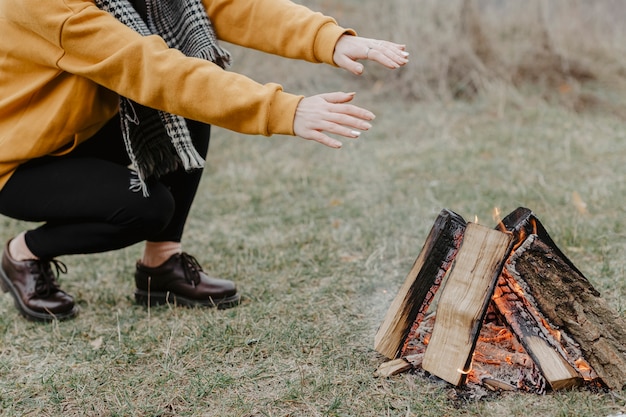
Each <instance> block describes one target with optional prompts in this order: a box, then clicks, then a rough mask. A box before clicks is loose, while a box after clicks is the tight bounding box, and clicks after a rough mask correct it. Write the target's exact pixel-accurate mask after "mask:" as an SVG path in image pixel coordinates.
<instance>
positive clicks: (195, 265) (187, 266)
mask: <svg viewBox="0 0 626 417" xmlns="http://www.w3.org/2000/svg"><path fill="white" fill-rule="evenodd" d="M180 259H181V263H182V267H183V273H184V274H185V279H186V280H187V282H189V283H190V284H193V285H198V284H199V283H200V272H202V266H200V263H199V262H198V260H197V259H196V258H194V257H193V256H191V255H189V254H188V253H186V252H182V253H181V254H180Z"/></svg>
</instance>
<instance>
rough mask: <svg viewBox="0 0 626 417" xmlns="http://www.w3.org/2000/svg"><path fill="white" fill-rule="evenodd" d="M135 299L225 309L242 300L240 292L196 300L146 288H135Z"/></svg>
mask: <svg viewBox="0 0 626 417" xmlns="http://www.w3.org/2000/svg"><path fill="white" fill-rule="evenodd" d="M135 301H136V302H137V303H138V304H142V305H145V306H147V305H150V306H151V307H152V306H157V305H163V304H174V305H179V306H185V307H204V308H217V309H218V310H225V309H227V308H231V307H236V306H238V305H239V303H240V302H241V296H240V295H239V294H235V295H231V296H230V297H224V298H209V299H208V300H194V299H191V298H185V297H181V296H180V295H176V294H174V293H172V292H169V291H168V292H149V291H145V290H140V289H136V290H135Z"/></svg>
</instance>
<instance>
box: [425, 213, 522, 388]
mask: <svg viewBox="0 0 626 417" xmlns="http://www.w3.org/2000/svg"><path fill="white" fill-rule="evenodd" d="M512 242H513V237H512V235H511V233H503V232H500V231H497V230H493V229H489V228H487V227H484V226H480V225H478V224H475V223H469V224H468V225H467V227H466V229H465V234H464V237H463V242H462V243H461V247H460V248H459V252H458V254H457V256H456V259H455V261H454V265H453V266H452V268H451V269H450V272H449V274H448V277H447V279H446V282H445V284H444V287H443V289H442V294H441V298H440V299H439V301H438V303H437V319H436V321H435V327H434V329H433V333H432V336H431V338H430V341H429V343H428V348H427V349H426V353H425V355H424V360H423V362H422V368H423V369H424V370H425V371H428V372H430V373H431V374H433V375H436V376H438V377H439V378H441V379H443V380H445V381H448V382H450V383H451V384H454V385H461V384H464V383H465V380H466V378H467V373H468V372H469V370H470V366H471V361H472V353H473V351H474V348H475V346H476V341H477V340H478V335H479V333H480V328H481V325H482V323H483V320H484V317H485V313H486V311H487V307H488V306H489V302H490V300H491V297H492V295H493V291H494V287H495V284H496V282H497V280H498V277H499V276H500V274H501V273H502V268H503V267H504V262H505V261H506V259H507V257H508V254H509V253H510V251H511V247H512Z"/></svg>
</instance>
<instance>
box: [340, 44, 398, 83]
mask: <svg viewBox="0 0 626 417" xmlns="http://www.w3.org/2000/svg"><path fill="white" fill-rule="evenodd" d="M408 57H409V53H408V52H407V51H406V45H402V44H398V43H394V42H389V41H381V40H376V39H369V38H362V37H358V36H349V35H344V36H342V37H341V38H339V41H338V42H337V44H336V45H335V53H334V55H333V58H334V60H335V64H337V66H339V67H341V68H344V69H346V70H348V71H350V72H352V73H353V74H356V75H360V74H362V73H363V69H364V67H363V65H362V64H361V63H359V62H357V61H359V60H369V61H373V62H377V63H379V64H381V65H383V66H385V67H387V68H389V69H396V68H400V67H401V66H404V65H406V64H407V63H408V62H409V59H408Z"/></svg>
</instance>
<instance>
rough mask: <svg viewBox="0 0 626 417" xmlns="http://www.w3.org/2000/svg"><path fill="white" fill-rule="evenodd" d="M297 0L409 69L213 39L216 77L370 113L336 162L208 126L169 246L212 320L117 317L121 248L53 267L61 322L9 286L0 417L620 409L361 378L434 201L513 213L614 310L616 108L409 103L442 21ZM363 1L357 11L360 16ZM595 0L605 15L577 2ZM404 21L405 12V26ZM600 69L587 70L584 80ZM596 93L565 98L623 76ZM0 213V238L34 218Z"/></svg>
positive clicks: (540, 88)
mask: <svg viewBox="0 0 626 417" xmlns="http://www.w3.org/2000/svg"><path fill="white" fill-rule="evenodd" d="M307 3H310V4H314V5H316V6H318V5H319V6H320V7H326V11H328V12H330V13H331V14H334V15H339V17H340V18H341V20H343V21H347V24H346V25H348V26H355V27H359V26H363V25H358V21H359V20H363V21H367V22H375V25H373V26H367V28H366V29H365V33H364V35H366V36H376V33H382V34H385V33H389V35H393V38H395V39H396V40H401V39H399V38H403V37H404V36H405V35H407V36H406V39H407V43H410V49H411V53H412V55H411V58H412V63H411V65H413V67H410V68H408V67H407V68H405V70H404V72H403V73H401V75H393V74H389V75H384V74H383V73H382V72H380V71H378V70H373V68H372V66H371V65H368V73H367V74H366V75H364V77H362V79H356V78H355V77H351V76H347V75H342V74H341V72H339V70H337V69H332V68H324V67H320V66H311V65H308V64H302V63H295V62H285V61H279V60H277V59H275V58H267V57H263V60H260V59H259V58H260V57H261V56H260V55H258V54H246V55H242V54H241V52H240V51H239V50H238V49H236V48H234V47H233V51H234V52H235V58H236V62H235V67H234V68H233V69H234V70H236V71H241V72H244V73H247V74H249V75H251V76H253V77H254V78H256V79H259V80H261V81H264V82H265V81H270V80H271V81H281V82H284V84H285V85H286V87H287V89H288V90H289V91H294V92H304V93H312V92H322V91H330V90H334V89H342V90H344V91H354V90H356V91H358V94H357V99H356V100H357V102H358V103H359V104H362V105H364V106H366V107H368V108H370V109H371V110H372V111H374V112H375V113H376V114H377V116H378V117H377V119H376V120H375V126H374V129H373V130H372V131H371V132H369V133H367V134H364V135H363V136H362V137H361V138H360V139H359V140H357V141H345V142H344V148H343V149H342V150H340V151H335V150H331V149H328V148H323V147H322V146H320V145H317V144H313V143H305V142H303V141H302V140H300V139H296V138H288V137H274V138H260V137H245V136H241V135H237V134H234V133H230V132H227V131H224V130H219V129H215V131H214V135H213V139H212V143H211V151H210V156H209V159H208V166H207V169H206V172H205V178H204V181H203V183H202V184H201V190H200V192H199V195H198V197H197V201H196V204H195V206H194V208H193V210H192V214H191V218H190V220H189V223H188V227H187V230H186V237H185V242H184V244H185V247H184V248H185V250H187V251H188V252H190V253H192V254H194V255H195V256H197V258H198V259H199V260H200V262H201V263H202V264H203V265H204V266H205V269H206V270H207V271H209V272H211V273H213V274H215V275H218V276H221V277H224V278H228V279H233V280H236V281H237V283H238V285H239V287H240V289H241V292H242V293H243V294H244V297H245V300H244V302H243V304H242V305H241V306H239V307H238V308H235V309H231V310H226V311H214V310H197V309H186V308H175V307H168V306H166V307H160V308H152V309H150V310H148V309H146V308H143V307H139V306H136V305H134V303H133V298H132V292H133V289H134V288H133V280H132V273H133V266H134V262H135V260H136V259H137V258H138V257H139V256H140V253H141V247H140V246H139V245H137V246H133V247H130V248H127V249H125V250H122V251H116V252H112V253H106V254H100V255H90V256H73V257H65V258H63V259H62V260H63V261H64V262H66V263H67V264H68V267H69V273H68V274H67V275H65V276H63V277H62V278H61V283H62V285H63V287H64V288H65V289H66V290H67V291H69V292H70V293H72V294H73V295H74V296H75V297H76V299H77V301H78V303H79V305H80V308H81V314H80V315H79V317H78V318H77V319H75V320H72V321H69V322H61V323H50V324H35V323H30V322H27V321H25V320H24V319H22V318H21V317H19V316H18V315H17V313H16V310H15V309H14V308H13V305H12V300H11V298H10V297H9V296H8V295H2V296H0V415H2V416H37V417H39V416H60V415H64V416H130V415H132V416H174V415H176V416H228V417H230V416H242V417H243V416H250V417H252V416H255V417H256V416H293V417H295V416H307V417H308V416H342V417H344V416H365V417H369V416H372V417H375V416H376V417H378V416H397V417H404V416H433V417H435V416H437V417H439V416H487V417H489V416H527V415H537V416H539V415H540V416H554V417H562V416H563V417H564V416H588V417H591V416H594V417H596V416H601V417H604V416H608V415H610V414H617V413H619V412H622V413H626V393H625V392H609V393H605V392H590V391H586V390H573V391H567V392H557V393H548V394H547V395H544V396H537V395H530V394H519V393H517V394H501V395H493V396H491V397H488V398H483V399H477V398H471V397H469V396H468V395H466V393H464V392H463V391H459V390H456V389H454V388H452V387H450V386H449V385H447V384H445V383H441V382H438V381H436V380H434V379H431V378H427V377H425V376H423V375H417V374H410V373H406V374H402V375H398V376H395V377H392V378H388V379H381V378H376V377H374V375H373V373H374V371H375V370H376V369H377V367H378V365H379V364H380V363H382V362H383V361H384V359H383V358H382V357H381V356H380V355H379V354H377V353H376V352H374V350H373V348H372V345H373V338H374V334H375V332H376V329H377V327H378V325H379V324H380V322H381V320H382V317H383V315H384V314H385V312H386V310H387V308H388V307H389V304H390V302H391V299H392V298H393V296H394V295H395V293H396V291H397V290H398V288H399V286H400V284H401V283H402V282H403V280H404V278H405V276H406V274H407V273H408V271H409V270H410V268H411V265H412V263H413V261H414V260H415V258H416V257H417V255H418V253H419V251H420V249H421V247H422V245H423V243H424V240H425V238H426V235H427V234H428V232H429V230H430V228H431V226H432V223H433V221H434V220H435V218H436V216H437V214H438V213H439V212H440V211H441V209H443V208H448V209H451V210H454V211H456V212H458V213H459V214H461V215H462V216H464V217H465V218H466V219H468V220H473V219H474V217H475V216H476V217H477V218H478V221H479V222H480V223H482V224H486V225H489V226H492V225H494V222H493V220H492V219H491V213H492V210H493V208H494V207H498V208H499V209H500V211H501V212H502V213H503V214H507V213H508V212H510V211H512V210H514V209H515V208H517V207H518V206H525V207H528V208H530V209H532V210H533V211H534V212H535V214H536V215H537V216H538V217H539V219H540V220H541V221H542V223H543V224H544V225H545V227H546V228H547V229H548V232H549V233H550V234H551V236H552V237H553V238H554V240H555V241H556V242H557V244H558V245H559V247H560V248H561V249H562V250H563V251H564V252H565V253H566V254H567V255H568V256H569V257H570V259H571V260H572V261H573V262H574V264H575V265H576V266H577V267H578V268H579V269H580V270H581V271H582V272H583V273H584V274H585V275H586V276H587V277H588V278H589V280H590V281H591V282H592V284H593V285H594V286H595V287H596V288H597V289H598V290H599V291H600V292H601V293H602V295H603V296H604V297H605V298H606V299H607V300H608V302H609V304H610V305H611V306H612V307H613V308H615V309H616V310H617V311H619V312H620V314H621V315H622V317H625V316H626V303H625V302H624V301H623V300H625V299H626V298H625V297H626V279H625V278H626V274H625V270H626V208H625V206H624V196H625V195H626V168H625V166H624V161H625V160H626V130H625V129H624V122H623V118H622V116H621V114H623V113H620V112H619V111H603V109H605V108H607V107H604V106H598V107H593V106H592V107H590V108H585V109H583V110H582V111H581V109H580V108H577V107H576V106H573V105H569V103H570V100H569V99H568V96H567V94H569V93H562V94H561V93H558V91H552V90H550V88H552V87H551V86H546V85H539V84H530V85H524V86H523V87H519V86H512V85H509V84H507V83H506V82H503V81H502V79H498V80H495V81H493V82H483V83H482V84H481V85H482V86H483V90H481V91H479V94H478V95H477V96H476V97H474V98H473V100H471V101H453V100H451V99H450V96H451V94H443V93H442V94H438V93H436V92H435V93H434V94H433V96H436V97H434V98H431V99H429V100H425V101H415V100H411V99H409V98H408V97H410V96H411V95H412V94H410V93H407V92H406V91H404V87H403V86H404V85H405V84H406V90H410V91H418V92H419V91H426V90H432V82H433V80H436V78H437V76H438V75H437V74H438V73H437V71H434V70H433V71H434V72H433V73H425V75H424V80H425V81H424V80H422V78H420V77H421V76H422V75H420V74H422V72H424V71H427V70H428V69H429V68H430V69H432V67H433V66H434V67H436V65H434V64H433V65H430V64H432V63H433V62H434V61H430V60H429V58H428V57H432V56H438V55H437V51H433V48H432V44H433V41H432V40H433V39H437V42H434V43H435V44H436V45H435V47H437V46H441V45H440V44H441V43H442V42H444V41H446V39H448V38H450V39H451V31H450V30H449V26H450V25H452V26H454V23H453V22H452V23H450V22H446V21H445V20H441V21H440V20H432V21H430V20H429V22H430V23H429V25H430V26H423V25H416V24H411V22H410V21H402V20H401V19H400V18H401V17H403V16H408V15H406V14H403V13H401V12H402V10H404V9H403V7H404V6H406V7H412V8H415V7H416V4H417V3H415V2H414V0H410V1H409V0H394V2H388V3H385V7H388V8H389V10H387V9H385V15H387V14H389V15H390V16H387V17H388V19H387V21H385V19H383V17H382V16H379V17H381V19H380V20H381V21H382V22H381V21H378V20H376V19H374V20H372V19H370V18H369V17H368V16H369V15H368V13H370V14H371V13H374V12H377V11H378V9H376V7H377V6H371V3H372V2H370V1H369V0H363V2H356V1H351V0H350V1H348V0H346V1H343V2H337V4H334V3H333V2H326V1H323V0H320V1H310V2H307ZM365 3H367V4H369V5H370V7H369V8H363V7H359V6H360V5H361V4H365ZM561 3H562V2H559V3H558V4H561ZM599 3H602V4H604V5H605V6H606V4H608V3H607V2H606V1H605V2H596V3H594V4H599ZM376 4H378V3H376ZM420 4H422V3H420ZM424 4H426V5H427V6H428V8H426V9H424V10H431V9H433V10H435V9H437V7H436V4H439V3H437V2H430V1H427V2H424ZM446 4H450V5H452V6H450V7H456V6H457V5H459V4H460V2H450V3H446ZM489 4H491V3H489ZM533 4H538V3H536V2H533ZM551 4H552V3H551ZM555 4H556V3H555ZM576 4H578V5H579V6H580V4H582V3H580V2H577V3H576ZM403 5H404V6H403ZM567 5H569V3H567V4H566V6H567ZM483 6H484V4H483ZM331 7H334V8H335V9H334V10H329V8H331ZM411 10H412V12H411V13H413V14H411V16H413V15H418V14H421V13H422V9H420V10H417V11H415V10H413V9H411ZM437 10H439V11H438V12H437V13H438V16H439V17H441V18H444V17H446V18H449V17H450V16H454V15H455V10H453V9H443V11H442V9H441V8H439V9H437ZM497 10H500V9H497ZM620 10H621V9H620ZM359 11H362V13H363V14H358V12H359ZM334 12H337V13H334ZM355 13H356V14H355ZM423 13H424V14H426V12H423ZM488 15H489V14H488ZM350 16H351V17H350ZM489 16H491V15H489ZM391 17H394V18H397V19H396V20H397V23H398V25H397V26H393V28H396V29H397V30H398V31H397V33H396V32H394V30H393V29H390V28H392V26H391V25H392V24H393V22H390V21H388V20H389V19H391ZM427 17H428V16H422V18H427ZM496 17H497V16H496ZM350 19H351V20H350ZM495 20H497V19H495ZM570 21H571V22H576V21H575V20H574V19H568V16H567V15H564V16H560V17H559V22H561V23H563V22H566V23H567V22H570ZM394 22H395V21H394ZM492 22H493V19H492ZM376 25H379V26H376ZM380 25H385V27H386V28H387V29H386V30H387V31H389V32H385V31H383V30H382V29H381V28H380ZM437 25H440V26H443V27H444V29H445V28H448V29H446V30H445V31H444V32H445V35H446V36H444V37H442V38H437V37H431V38H428V37H427V38H423V37H422V35H424V33H422V31H425V30H426V29H428V28H430V29H429V30H431V29H432V27H433V26H437ZM446 25H448V26H446ZM401 30H405V31H406V32H402V31H401ZM432 30H438V29H437V28H436V27H435V29H432ZM416 31H418V32H419V33H420V35H419V36H418V37H415V36H416V33H417V32H416ZM391 32H394V33H391ZM563 33H566V32H563ZM611 33H613V32H611ZM561 35H562V34H561ZM557 38H558V37H557ZM616 39H617V38H616ZM581 45H582V43H581ZM603 45H608V44H607V43H603ZM444 46H445V44H444ZM428 47H431V48H430V49H428V51H425V52H424V54H421V52H422V50H423V48H428ZM450 51H453V52H454V51H455V49H454V48H451V49H450ZM440 52H441V51H440ZM453 52H450V54H453ZM510 52H511V54H513V55H522V54H521V52H520V51H514V50H511V51H510ZM598 55H599V56H602V54H600V53H599V52H598ZM441 56H443V57H444V58H445V56H446V55H445V54H443V55H441ZM614 56H616V57H618V58H619V57H620V56H623V55H621V54H619V53H616V54H614ZM424 57H426V58H424ZM427 58H428V59H427ZM616 59H617V58H616ZM443 60H444V61H445V59H443ZM602 62H603V61H602V60H601V59H600V58H597V64H598V66H599V67H600V66H601V64H602ZM429 65H430V66H429ZM615 65H617V64H615ZM615 65H613V66H610V67H607V68H610V69H614V68H616V67H615ZM622 68H623V67H622ZM436 69H437V68H435V70H436ZM372 70H373V71H372ZM307 71H308V72H307ZM607 71H608V70H607ZM615 73H619V71H618V70H615V71H613V72H612V73H611V76H613V75H614V74H615ZM623 74H624V73H623V72H622V76H623ZM411 77H414V78H411ZM422 81H424V82H426V84H423V85H422V84H420V82H422ZM613 82H614V79H613V78H611V79H610V81H606V80H604V79H600V80H599V81H598V82H597V83H596V84H593V83H590V84H584V85H581V84H580V83H574V87H576V88H578V87H580V88H581V89H583V90H585V91H586V92H587V91H592V92H593V94H594V95H595V96H596V97H600V98H602V100H603V101H602V102H603V103H617V104H618V105H623V100H621V99H620V97H622V96H621V95H620V93H619V91H620V90H618V89H617V88H616V86H618V85H620V86H621V85H623V79H622V82H620V83H618V84H613ZM409 84H410V85H409ZM443 84H445V82H444V83H442V85H443ZM422 87H423V88H422ZM443 88H445V86H444V87H443ZM577 91H578V90H576V89H575V92H577ZM418 95H419V94H418ZM426 95H428V94H426ZM546 98H547V99H546ZM618 107H619V106H618ZM608 108H610V109H613V107H610V106H609V107H608ZM581 201H582V203H584V210H582V208H583V207H582V205H581ZM0 222H1V223H0V227H1V231H2V233H1V234H2V236H4V238H5V239H8V238H10V237H11V236H12V235H14V234H15V233H17V232H18V231H20V230H22V229H23V228H25V227H33V226H34V225H32V224H25V223H20V222H14V221H11V220H7V219H1V220H0Z"/></svg>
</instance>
